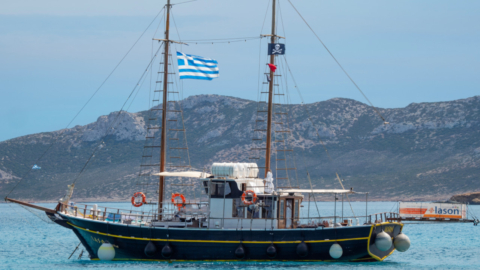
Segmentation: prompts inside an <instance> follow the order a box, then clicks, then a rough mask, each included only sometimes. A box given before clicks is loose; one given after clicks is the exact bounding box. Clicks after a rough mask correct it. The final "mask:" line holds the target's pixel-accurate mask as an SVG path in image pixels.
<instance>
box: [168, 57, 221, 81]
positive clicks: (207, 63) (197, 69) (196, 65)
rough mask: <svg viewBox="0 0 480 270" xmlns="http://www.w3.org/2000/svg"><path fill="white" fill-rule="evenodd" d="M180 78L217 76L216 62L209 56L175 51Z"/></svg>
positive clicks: (209, 77) (210, 77) (201, 78)
mask: <svg viewBox="0 0 480 270" xmlns="http://www.w3.org/2000/svg"><path fill="white" fill-rule="evenodd" d="M177 60H178V73H179V75H180V79H197V80H209V81H211V80H213V79H214V78H218V62H217V61H216V60H213V59H210V58H204V57H201V56H196V55H190V54H186V53H182V52H177Z"/></svg>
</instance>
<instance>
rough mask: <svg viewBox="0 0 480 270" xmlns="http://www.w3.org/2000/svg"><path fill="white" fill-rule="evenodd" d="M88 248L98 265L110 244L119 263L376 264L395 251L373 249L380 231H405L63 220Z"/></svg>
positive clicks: (392, 230)
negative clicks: (148, 250) (300, 249)
mask: <svg viewBox="0 0 480 270" xmlns="http://www.w3.org/2000/svg"><path fill="white" fill-rule="evenodd" d="M62 217H63V218H64V219H67V220H68V224H69V225H70V226H71V228H72V230H74V232H75V234H76V235H77V237H78V238H80V240H81V242H82V243H83V245H85V246H86V249H87V251H88V252H89V254H90V258H91V259H92V260H98V256H97V254H96V251H97V250H98V248H99V247H100V246H101V245H102V243H104V242H105V241H108V242H109V243H111V244H112V245H113V246H114V248H115V259H114V260H138V261H375V260H379V261H381V260H383V259H385V258H386V257H388V256H389V255H390V254H392V253H393V251H394V247H393V245H392V247H391V249H390V250H388V251H386V252H381V251H379V250H378V249H376V247H375V245H374V241H375V240H374V237H375V233H374V232H375V231H377V232H380V231H382V230H384V231H385V232H387V233H389V234H390V235H391V236H392V237H395V236H396V235H397V234H398V233H400V232H401V230H402V227H403V224H398V223H382V224H375V225H365V226H354V227H340V228H321V227H320V228H317V229H285V230H279V229H275V230H269V231H266V230H218V229H192V228H188V229H185V228H151V227H140V226H131V225H130V226H129V225H123V224H114V223H105V222H99V221H93V220H88V219H81V218H73V217H69V216H64V215H62ZM302 241H303V242H304V243H305V244H306V245H307V247H308V252H307V254H306V255H305V256H300V255H299V254H297V246H298V245H299V244H300V243H301V242H302ZM149 242H152V243H153V244H154V245H155V247H156V252H155V253H154V254H153V255H152V256H147V255H146V254H145V247H146V246H147V244H148V243H149ZM334 243H338V244H339V245H340V246H341V247H342V249H343V255H342V257H341V258H340V259H338V260H335V259H333V258H332V257H331V256H330V255H329V250H330V247H331V246H332V244H334ZM167 244H168V245H169V246H170V247H171V248H172V250H173V253H172V255H171V256H170V257H169V258H165V257H164V256H163V255H162V252H161V251H162V248H163V247H164V246H165V245H167ZM240 244H241V245H243V247H244V250H245V255H244V257H243V258H241V259H239V258H237V257H236V256H235V250H236V249H237V248H238V247H239V246H240ZM272 244H273V245H274V247H275V249H276V255H275V256H274V257H270V256H268V255H267V252H266V251H267V248H268V247H269V246H270V245H272Z"/></svg>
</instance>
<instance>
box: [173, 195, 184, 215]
mask: <svg viewBox="0 0 480 270" xmlns="http://www.w3.org/2000/svg"><path fill="white" fill-rule="evenodd" d="M177 197H180V199H182V203H175V198H177ZM185 202H186V200H185V196H183V194H181V193H172V203H173V205H175V206H176V207H178V211H180V208H182V207H183V208H185Z"/></svg>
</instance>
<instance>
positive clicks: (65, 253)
mask: <svg viewBox="0 0 480 270" xmlns="http://www.w3.org/2000/svg"><path fill="white" fill-rule="evenodd" d="M97 204H98V205H99V206H100V205H101V206H106V207H114V208H123V209H130V208H131V205H130V204H129V203H97ZM39 205H41V206H44V207H50V208H53V207H54V206H55V205H54V204H39ZM317 206H318V208H317ZM397 206H398V203H397V202H369V203H368V210H367V211H368V214H373V213H378V212H384V211H396V209H397ZM365 208H366V204H365V202H352V203H351V207H350V205H349V204H348V203H344V205H343V215H344V216H351V215H352V211H353V212H355V214H356V215H365V211H366V209H365ZM333 209H335V210H336V213H337V215H341V214H342V213H341V211H342V207H341V203H337V205H336V206H335V205H334V204H333V202H318V203H317V204H316V205H315V203H314V202H311V203H310V205H309V203H308V202H306V203H304V204H303V207H302V214H306V213H307V214H308V212H306V211H310V214H311V215H312V216H313V215H314V214H316V213H320V214H321V215H322V216H325V215H332V214H333V212H334V210H333ZM469 212H470V213H471V214H475V213H480V206H470V207H469ZM403 232H404V233H405V234H406V235H407V236H408V237H409V238H410V240H411V247H410V249H409V250H408V251H406V252H403V253H402V252H397V251H395V252H394V253H393V254H392V255H391V256H390V257H388V258H387V259H385V260H384V261H383V262H355V263H348V262H338V263H332V262H317V263H304V262H299V263H295V262H271V263H269V262H262V263H249V262H235V263H220V262H218V263H212V262H196V263H184V262H181V263H180V262H170V263H169V262H117V261H114V262H102V261H90V260H89V258H88V254H87V253H86V252H84V253H83V256H82V257H80V258H79V255H80V252H81V250H83V248H82V246H81V245H80V247H79V249H78V250H77V251H76V252H75V254H73V255H72V257H71V258H70V259H69V256H70V255H71V254H72V252H73V251H74V249H75V247H76V246H77V245H78V244H79V240H78V239H77V238H76V236H75V235H74V234H73V233H72V232H71V231H70V230H68V229H65V228H63V227H60V226H58V225H56V224H50V223H48V222H46V221H45V217H44V214H42V213H41V212H37V211H27V210H26V209H24V208H23V207H20V206H18V205H15V204H11V203H8V204H7V203H0V269H30V270H31V269H52V270H55V269H72V270H73V269H192V270H200V269H209V270H226V269H229V270H231V269H272V270H273V269H275V270H282V269H308V270H311V269H312V270H314V269H382V270H388V269H480V226H473V224H472V223H416V224H405V226H404V229H403Z"/></svg>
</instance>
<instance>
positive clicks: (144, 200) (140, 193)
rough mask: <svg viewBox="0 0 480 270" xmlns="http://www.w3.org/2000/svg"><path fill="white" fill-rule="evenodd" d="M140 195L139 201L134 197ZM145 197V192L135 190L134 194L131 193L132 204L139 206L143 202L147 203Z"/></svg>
mask: <svg viewBox="0 0 480 270" xmlns="http://www.w3.org/2000/svg"><path fill="white" fill-rule="evenodd" d="M140 196H141V197H142V201H141V202H137V201H136V200H135V199H136V198H138V197H140ZM146 199H147V198H146V197H145V194H143V192H136V193H135V194H133V196H132V205H133V206H135V207H140V206H142V205H143V204H144V203H147V201H146Z"/></svg>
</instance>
